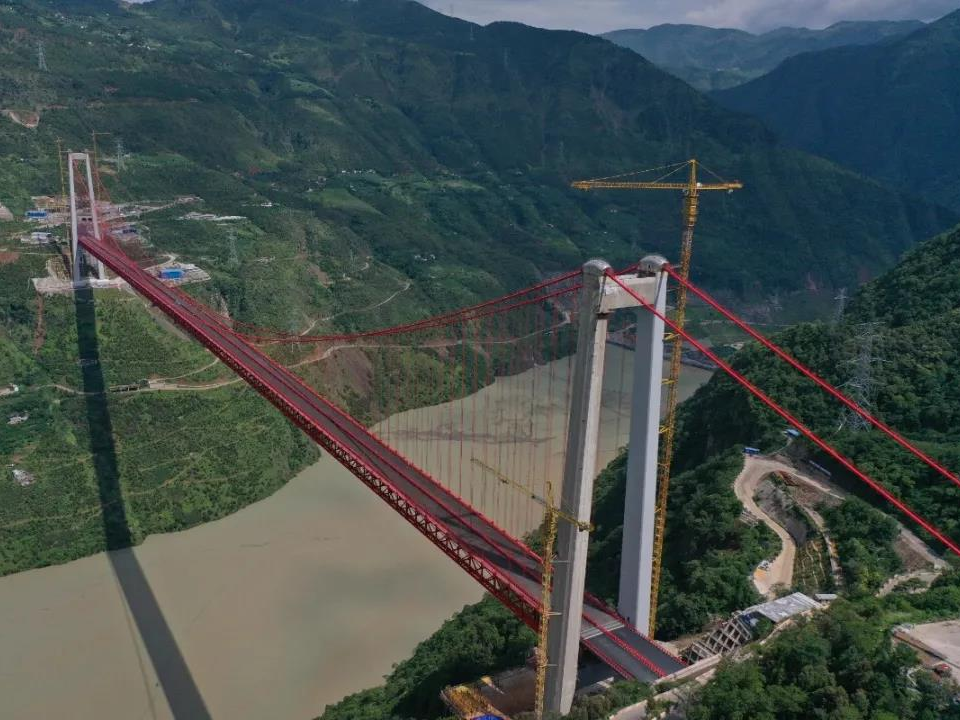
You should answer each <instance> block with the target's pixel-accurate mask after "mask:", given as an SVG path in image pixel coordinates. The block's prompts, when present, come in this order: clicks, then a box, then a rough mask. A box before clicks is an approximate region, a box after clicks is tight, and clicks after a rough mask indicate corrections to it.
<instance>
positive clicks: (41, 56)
mask: <svg viewBox="0 0 960 720" xmlns="http://www.w3.org/2000/svg"><path fill="white" fill-rule="evenodd" d="M37 67H38V68H39V69H40V70H41V71H43V72H46V71H47V54H46V52H45V51H44V49H43V40H40V41H38V42H37Z"/></svg>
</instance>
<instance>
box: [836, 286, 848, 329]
mask: <svg viewBox="0 0 960 720" xmlns="http://www.w3.org/2000/svg"><path fill="white" fill-rule="evenodd" d="M834 300H836V301H837V309H836V310H835V311H834V314H833V321H834V322H840V320H842V319H843V311H844V310H846V309H847V289H846V288H845V287H844V288H840V292H839V293H837V296H836V297H835V298H834Z"/></svg>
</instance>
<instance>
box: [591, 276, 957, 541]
mask: <svg viewBox="0 0 960 720" xmlns="http://www.w3.org/2000/svg"><path fill="white" fill-rule="evenodd" d="M607 277H609V278H610V279H611V280H613V281H614V282H615V283H616V284H617V285H619V286H620V287H621V288H623V289H624V290H625V291H626V292H627V293H628V294H629V295H630V296H631V297H633V298H634V299H635V300H636V301H637V302H638V303H640V306H641V307H643V308H644V309H646V310H649V311H650V312H651V313H653V314H654V315H655V316H656V317H658V318H660V319H661V320H663V322H664V324H665V325H667V327H669V328H670V329H671V330H673V331H674V332H675V333H677V334H679V335H681V336H682V337H683V338H684V339H685V340H686V341H687V342H689V343H690V344H691V345H692V346H693V347H695V348H696V349H697V350H699V351H700V352H702V353H703V354H704V355H706V356H707V357H708V358H710V359H711V360H713V361H714V362H715V363H716V364H717V365H718V366H719V367H720V369H722V370H723V371H724V372H725V373H727V374H728V375H729V376H730V377H732V378H733V379H734V380H736V381H737V382H738V383H740V384H741V385H743V387H745V388H746V389H747V390H748V391H750V393H751V394H752V395H754V397H756V398H757V399H759V400H760V401H761V402H762V403H763V404H764V405H766V406H767V407H768V408H770V409H771V410H773V411H774V412H775V413H777V415H779V416H780V417H782V418H783V419H784V420H786V421H787V422H788V423H790V424H791V425H793V426H794V427H795V428H797V430H799V431H800V432H801V433H803V434H804V435H805V436H806V437H807V438H809V439H810V440H811V441H812V442H813V443H814V444H815V445H817V446H818V447H819V448H820V449H821V450H823V451H824V452H825V453H827V454H828V455H829V456H830V457H832V458H833V459H834V460H836V461H837V462H838V463H840V464H841V465H842V466H843V467H844V468H846V469H847V470H849V471H850V472H851V473H853V474H854V475H855V476H856V477H858V478H859V479H860V480H862V481H863V482H865V483H866V484H867V485H869V486H870V487H871V488H873V490H874V491H875V492H877V493H878V494H879V495H881V496H882V497H883V498H884V499H885V500H886V501H887V502H889V503H890V504H892V505H893V506H894V507H896V508H897V509H898V510H900V512H902V513H903V514H904V515H906V516H907V517H909V518H910V519H911V520H913V521H914V522H916V523H917V524H918V525H920V527H922V528H923V529H924V530H926V531H927V532H928V533H930V534H931V535H933V536H934V537H935V538H937V540H939V541H940V542H942V543H943V544H944V545H946V546H947V547H948V548H949V549H950V551H951V552H952V553H954V554H955V555H957V556H958V557H960V546H958V545H957V543H955V542H954V541H953V540H951V539H950V538H949V537H947V536H946V535H945V534H944V533H942V532H941V531H940V530H938V529H937V528H936V527H935V526H934V525H933V524H932V523H930V522H929V521H927V520H925V519H924V518H923V517H921V516H920V515H918V514H917V513H916V512H914V511H913V510H911V509H910V508H909V507H907V505H906V503H904V502H903V501H902V500H900V498H898V497H897V496H896V495H894V494H893V493H891V492H890V491H889V490H887V489H886V488H885V487H883V485H881V484H880V483H878V482H877V481H876V480H874V479H873V478H871V477H870V476H869V475H867V474H866V473H864V472H863V471H862V470H860V469H859V468H858V467H857V466H856V465H854V464H853V463H852V462H851V461H850V460H848V459H847V458H845V457H844V456H843V455H841V454H840V453H839V452H837V451H836V450H834V449H833V448H832V447H831V446H830V445H828V444H827V442H826V441H825V440H822V439H821V438H820V437H819V436H818V435H817V434H816V433H814V432H813V430H811V429H810V428H808V427H807V426H806V425H804V424H803V423H801V422H800V420H798V419H797V418H796V417H794V416H793V415H792V414H790V413H789V412H788V411H787V410H784V409H783V408H782V407H780V405H778V404H777V403H776V401H774V400H773V399H772V398H771V397H770V396H769V395H767V394H766V393H765V392H763V390H761V389H760V388H758V387H757V386H756V385H754V384H753V383H752V382H750V381H749V380H748V379H747V378H746V377H745V376H744V375H742V374H740V373H739V372H737V371H736V370H734V369H733V368H732V367H731V366H730V365H728V364H727V363H726V362H724V361H723V360H722V359H720V357H719V356H718V355H717V354H716V353H714V352H713V351H712V350H710V349H709V348H708V347H706V346H705V345H703V344H702V343H700V342H698V341H697V340H696V339H695V338H694V337H693V336H692V335H690V333H688V332H686V331H685V330H684V329H683V328H681V327H680V326H679V325H677V324H676V323H675V322H673V321H672V320H670V319H669V318H668V317H667V316H666V315H665V314H664V313H661V312H660V311H659V310H657V309H656V308H655V307H653V305H651V304H650V303H648V302H647V301H646V300H644V299H643V298H642V297H641V296H640V295H639V294H637V293H636V292H635V291H634V290H633V289H631V288H630V287H628V286H627V285H625V284H624V283H623V282H622V281H621V280H620V278H618V277H617V276H616V275H615V274H614V273H613V272H611V271H609V270H608V271H607Z"/></svg>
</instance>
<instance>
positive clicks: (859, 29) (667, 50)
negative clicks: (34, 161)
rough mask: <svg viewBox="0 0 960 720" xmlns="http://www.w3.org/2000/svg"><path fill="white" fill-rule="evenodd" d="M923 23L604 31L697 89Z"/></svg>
mask: <svg viewBox="0 0 960 720" xmlns="http://www.w3.org/2000/svg"><path fill="white" fill-rule="evenodd" d="M921 27H923V23H921V22H919V21H916V20H903V21H899V22H896V21H894V22H891V21H886V20H878V21H873V22H839V23H835V24H833V25H831V26H830V27H827V28H824V29H822V30H809V29H807V28H794V27H781V28H777V29H776V30H770V31H768V32H765V33H759V34H754V33H749V32H746V31H744V30H734V29H732V28H711V27H703V26H701V25H657V26H655V27H652V28H649V29H647V30H614V31H613V32H609V33H605V34H604V35H603V37H605V38H607V39H608V40H611V41H613V42H615V43H617V44H618V45H623V46H624V47H627V48H630V49H631V50H634V51H635V52H638V53H640V54H641V55H643V56H644V57H645V58H647V59H648V60H649V61H650V62H653V63H656V64H657V65H659V66H660V67H662V68H663V69H664V70H667V71H668V72H671V73H673V74H674V75H676V76H677V77H680V78H683V79H684V80H686V81H687V82H688V83H690V84H691V85H693V86H694V87H695V88H698V89H700V90H721V89H724V88H728V87H733V86H735V85H739V84H741V83H744V82H747V81H748V80H752V79H753V78H756V77H759V76H760V75H763V74H764V73H767V72H769V71H771V70H773V69H774V68H775V67H776V66H777V65H779V64H780V63H781V62H783V61H784V60H786V59H787V58H789V57H793V56H794V55H799V54H800V53H805V52H815V51H817V50H826V49H828V48H833V47H838V46H841V45H871V44H873V43H876V42H880V41H882V40H886V39H889V38H894V37H897V36H899V35H904V34H906V33H908V32H912V31H914V30H917V29H919V28H921Z"/></svg>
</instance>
